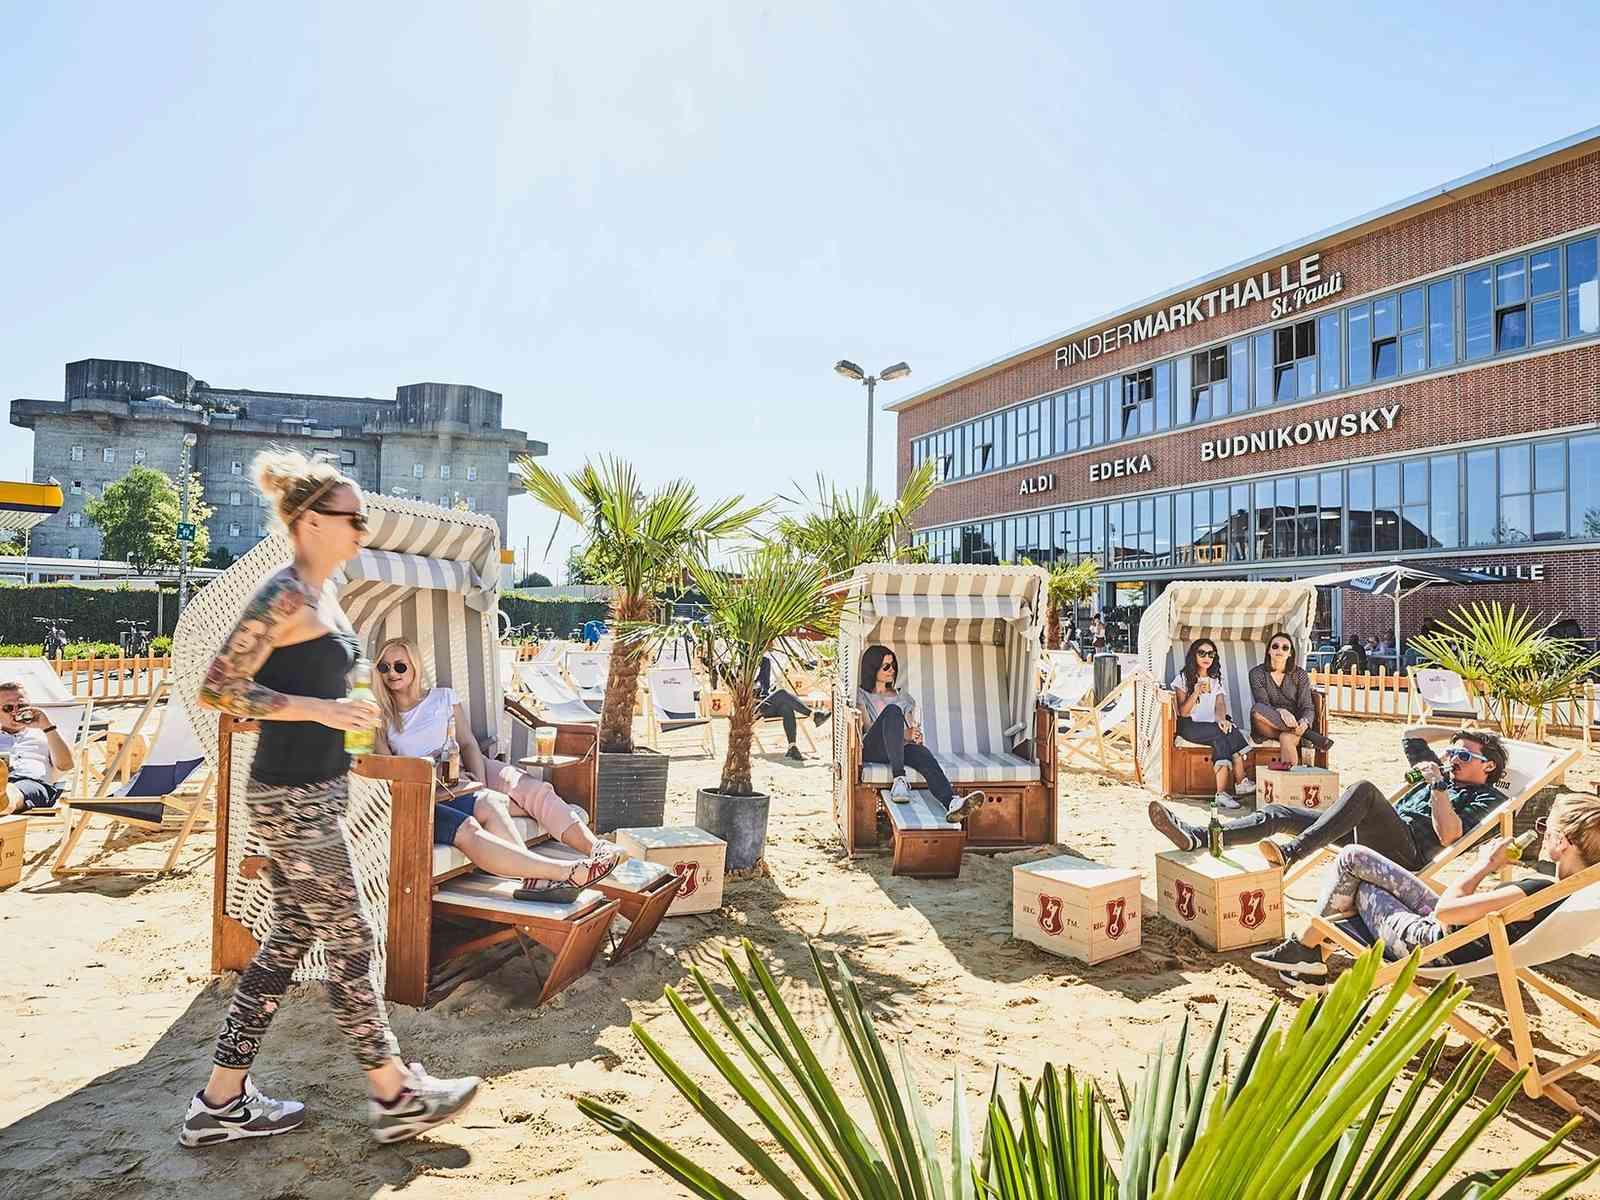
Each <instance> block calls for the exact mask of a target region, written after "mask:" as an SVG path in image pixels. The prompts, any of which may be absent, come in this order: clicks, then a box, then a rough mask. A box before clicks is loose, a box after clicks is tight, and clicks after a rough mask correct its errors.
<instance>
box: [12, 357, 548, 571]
mask: <svg viewBox="0 0 1600 1200" xmlns="http://www.w3.org/2000/svg"><path fill="white" fill-rule="evenodd" d="M501 407H502V400H501V396H500V393H499V392H491V391H487V390H485V389H484V388H478V387H469V386H467V385H465V384H453V383H413V384H406V385H404V386H402V387H398V388H396V389H395V398H394V399H393V400H380V399H374V398H370V397H365V396H319V395H311V394H306V393H299V392H261V391H253V390H250V389H247V388H218V387H212V386H211V385H210V384H208V383H206V382H204V381H203V380H197V379H195V378H193V377H192V376H190V375H188V374H186V373H184V372H183V371H176V370H173V369H171V368H169V367H160V366H156V365H154V364H152V363H141V362H123V361H118V360H113V359H99V358H89V359H84V360H83V361H81V362H74V363H68V364H67V367H66V386H65V395H64V399H62V400H27V399H19V400H13V401H12V402H11V423H12V424H13V425H17V426H21V427H22V428H24V429H31V430H33V478H34V479H35V480H37V481H41V482H42V481H43V480H45V479H47V478H49V477H50V476H54V477H55V478H57V479H59V480H60V481H61V486H62V491H63V492H64V493H65V495H64V504H63V506H62V510H61V512H60V513H58V514H56V515H55V516H52V517H50V518H49V519H48V520H46V521H44V522H43V523H42V524H40V525H39V526H37V527H36V528H35V529H34V531H33V540H32V544H31V551H32V553H34V554H36V555H41V556H44V557H57V558H99V557H100V533H99V530H97V529H96V528H95V527H94V526H93V525H91V524H90V523H89V521H88V520H87V519H86V518H85V517H84V515H83V508H84V505H85V504H86V503H87V502H88V501H90V500H92V499H95V498H96V497H98V496H99V495H101V494H102V492H103V491H104V489H105V486H106V485H107V484H109V483H115V482H116V481H117V480H119V479H121V478H122V477H123V476H124V475H126V474H127V472H128V470H129V468H131V467H134V466H138V465H146V466H150V467H154V468H155V469H156V470H159V471H162V472H165V473H166V474H168V475H170V476H172V477H173V478H177V477H178V476H179V475H180V473H181V470H182V467H181V464H182V461H183V439H184V435H185V434H188V433H192V434H194V435H195V442H194V445H193V447H192V449H191V450H190V452H189V453H190V458H189V462H190V465H191V469H193V470H195V471H198V472H199V474H200V477H201V482H202V483H203V485H204V488H205V499H206V502H207V503H208V504H210V505H211V506H212V508H213V509H214V510H215V512H214V514H213V516H212V518H211V521H210V531H211V545H212V547H213V548H215V547H218V546H221V547H226V548H227V549H228V550H230V551H232V552H233V554H234V555H235V556H237V555H240V554H243V553H244V552H245V551H246V550H248V549H250V547H252V546H254V545H255V544H256V543H257V542H258V541H260V540H261V538H263V537H265V536H266V534H267V532H268V530H269V527H270V525H271V513H270V512H269V511H268V510H267V508H266V502H265V501H264V500H263V499H262V498H261V497H260V495H259V494H258V493H257V491H256V488H255V484H254V482H253V480H252V479H251V476H250V461H251V459H252V458H254V457H255V455H256V453H257V452H258V451H260V450H262V449H264V448H265V447H267V446H269V445H282V446H293V447H295V448H297V449H300V450H303V451H305V452H306V453H308V454H321V455H325V456H326V457H328V458H329V459H330V460H331V461H333V462H337V463H338V464H339V466H340V468H341V469H342V470H343V471H344V472H345V474H347V475H349V476H350V477H351V478H353V479H355V480H356V482H357V483H359V484H360V485H361V486H362V487H363V488H365V489H367V490H369V491H381V492H383V493H385V494H386V495H392V496H409V497H411V498H413V499H418V500H425V501H427V502H429V503H431V504H444V505H454V504H457V503H462V504H465V505H467V507H469V508H472V509H474V510H475V511H478V512H486V513H489V514H490V515H491V516H493V517H494V519H495V520H496V521H498V522H499V523H500V529H501V531H502V533H503V532H504V530H505V528H506V509H507V502H508V500H509V497H510V494H511V492H512V491H514V490H517V489H518V487H519V485H518V483H517V481H516V480H515V479H513V478H512V476H511V473H510V472H511V463H512V462H514V461H515V460H516V459H517V458H518V457H520V456H521V455H524V454H532V455H542V454H544V453H545V450H546V447H545V444H544V443H543V442H535V441H530V440H529V438H528V435H527V434H526V433H525V432H524V431H523V430H520V429H507V428H505V427H504V426H503V425H502V424H501Z"/></svg>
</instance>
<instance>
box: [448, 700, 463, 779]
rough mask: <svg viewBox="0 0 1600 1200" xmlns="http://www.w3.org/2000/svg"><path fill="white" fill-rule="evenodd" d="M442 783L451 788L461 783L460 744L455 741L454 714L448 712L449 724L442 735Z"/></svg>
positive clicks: (452, 711) (453, 711)
mask: <svg viewBox="0 0 1600 1200" xmlns="http://www.w3.org/2000/svg"><path fill="white" fill-rule="evenodd" d="M444 781H445V783H447V784H449V785H450V786H451V787H455V785H456V784H458V783H460V782H461V743H460V742H458V741H456V714H455V710H454V709H451V711H450V723H449V725H447V726H446V727H445V735H444Z"/></svg>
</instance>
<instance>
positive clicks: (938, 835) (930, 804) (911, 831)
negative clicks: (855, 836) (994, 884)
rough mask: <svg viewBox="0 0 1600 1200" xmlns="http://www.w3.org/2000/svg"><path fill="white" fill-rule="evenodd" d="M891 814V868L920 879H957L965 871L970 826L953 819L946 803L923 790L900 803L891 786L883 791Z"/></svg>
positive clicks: (886, 808) (884, 805) (887, 808)
mask: <svg viewBox="0 0 1600 1200" xmlns="http://www.w3.org/2000/svg"><path fill="white" fill-rule="evenodd" d="M881 796H882V799H883V807H884V810H885V811H886V812H887V813H888V814H889V829H890V837H891V838H892V839H893V842H894V856H893V859H892V860H891V866H890V868H889V872H890V874H892V875H910V876H912V877H914V878H917V879H956V878H959V877H960V875H961V855H962V852H963V851H965V850H966V848H967V830H966V827H965V826H963V825H957V824H954V823H952V822H951V821H950V820H949V818H948V817H947V816H946V815H945V811H944V806H943V805H941V804H940V803H939V802H938V801H937V800H935V799H934V798H933V797H932V796H931V795H929V794H928V793H927V792H926V791H923V790H920V789H918V790H913V791H912V793H911V799H910V800H909V801H907V802H906V803H904V804H896V803H895V802H894V801H893V800H891V799H889V791H888V789H887V788H885V789H884V790H883V792H882V793H881Z"/></svg>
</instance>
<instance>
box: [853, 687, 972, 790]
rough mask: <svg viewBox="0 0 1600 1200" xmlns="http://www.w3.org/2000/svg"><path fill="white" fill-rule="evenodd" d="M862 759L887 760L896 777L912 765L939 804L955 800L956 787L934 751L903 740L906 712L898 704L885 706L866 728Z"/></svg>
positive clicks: (862, 743)
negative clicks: (925, 781)
mask: <svg viewBox="0 0 1600 1200" xmlns="http://www.w3.org/2000/svg"><path fill="white" fill-rule="evenodd" d="M861 761H862V762H870V763H888V764H889V770H890V772H891V773H892V774H893V775H894V777H895V778H896V779H904V778H905V774H906V767H907V766H908V765H909V766H911V767H914V768H915V769H916V770H918V771H920V772H921V773H922V777H923V778H924V779H926V780H927V781H928V790H929V791H930V792H932V793H933V798H934V799H935V800H937V801H938V802H939V803H940V804H943V805H945V806H946V807H949V805H950V801H951V800H953V799H955V789H954V788H952V787H951V786H950V781H949V780H948V779H946V778H945V775H944V770H943V768H941V767H940V766H939V760H938V759H936V758H935V757H934V756H933V751H931V750H929V749H928V748H927V747H926V746H922V745H918V744H917V743H916V742H908V741H906V714H905V713H904V712H902V711H901V710H900V706H899V705H898V704H891V705H889V707H887V708H885V709H884V710H883V712H882V713H881V714H880V715H879V717H878V719H877V720H876V721H874V722H873V723H872V728H871V729H869V730H867V736H866V737H864V738H862V739H861Z"/></svg>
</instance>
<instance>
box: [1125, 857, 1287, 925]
mask: <svg viewBox="0 0 1600 1200" xmlns="http://www.w3.org/2000/svg"><path fill="white" fill-rule="evenodd" d="M1156 895H1157V897H1158V899H1159V908H1160V912H1161V915H1162V916H1163V917H1165V918H1166V919H1167V920H1168V921H1171V922H1172V923H1173V924H1174V925H1177V926H1180V927H1181V928H1183V929H1187V930H1188V931H1189V932H1190V933H1192V934H1194V935H1195V937H1197V938H1199V939H1200V942H1201V944H1202V945H1204V946H1206V947H1208V948H1209V949H1212V950H1237V949H1239V948H1241V947H1243V946H1258V945H1260V944H1262V943H1263V942H1276V941H1278V940H1280V939H1281V938H1282V937H1283V872H1282V871H1280V870H1278V868H1277V867H1274V866H1272V865H1271V864H1270V863H1268V862H1267V860H1266V859H1264V858H1262V857H1261V854H1260V852H1258V851H1257V850H1256V849H1254V848H1253V847H1245V846H1229V847H1228V848H1227V849H1225V850H1224V851H1223V852H1222V857H1221V858H1212V857H1211V855H1210V853H1209V852H1208V851H1206V850H1205V849H1204V848H1202V849H1199V850H1163V851H1162V852H1161V853H1159V854H1157V855H1156Z"/></svg>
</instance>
